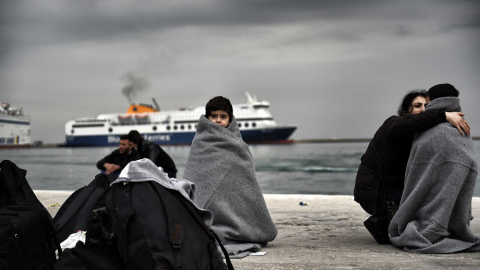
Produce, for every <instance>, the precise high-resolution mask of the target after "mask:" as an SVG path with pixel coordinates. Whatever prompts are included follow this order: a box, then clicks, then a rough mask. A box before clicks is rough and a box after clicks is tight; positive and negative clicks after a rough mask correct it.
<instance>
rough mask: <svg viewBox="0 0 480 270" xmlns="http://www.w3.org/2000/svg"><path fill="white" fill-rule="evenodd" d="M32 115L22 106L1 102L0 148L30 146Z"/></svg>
mask: <svg viewBox="0 0 480 270" xmlns="http://www.w3.org/2000/svg"><path fill="white" fill-rule="evenodd" d="M30 141H31V139H30V117H29V116H27V115H24V114H23V110H22V109H21V108H15V107H12V106H10V104H9V103H7V102H2V103H0V148H18V147H30V146H31V143H30Z"/></svg>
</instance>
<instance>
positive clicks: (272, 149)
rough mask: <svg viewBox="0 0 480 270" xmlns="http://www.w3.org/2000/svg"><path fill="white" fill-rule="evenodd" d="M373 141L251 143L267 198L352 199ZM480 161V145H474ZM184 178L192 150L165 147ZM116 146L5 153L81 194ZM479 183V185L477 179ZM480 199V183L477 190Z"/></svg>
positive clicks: (38, 176) (48, 186) (39, 177)
mask: <svg viewBox="0 0 480 270" xmlns="http://www.w3.org/2000/svg"><path fill="white" fill-rule="evenodd" d="M367 145H368V143H367V142H364V143H363V142H362V143H293V144H286V145H250V146H249V148H250V151H251V153H252V156H253V158H254V162H255V170H256V173H257V181H258V183H259V184H260V188H261V189H262V191H263V193H265V194H326V195H352V194H353V187H354V183H355V175H356V172H357V168H358V165H359V164H360V157H361V156H362V155H363V153H364V152H365V150H366V148H367ZM474 145H475V150H476V152H477V159H478V160H480V141H477V140H476V141H474ZM162 147H163V149H164V150H165V151H166V152H167V153H168V154H169V155H170V156H171V157H172V159H173V160H174V161H175V164H176V166H177V169H178V173H177V178H179V179H182V178H183V172H184V170H185V162H186V160H187V157H188V153H189V151H190V146H162ZM115 149H116V148H114V147H81V148H64V147H52V148H27V149H3V150H0V160H4V159H8V160H11V161H13V162H14V163H15V164H17V166H18V167H20V168H22V169H25V170H27V180H28V182H29V184H30V186H31V187H32V188H33V189H39V190H76V189H78V188H80V187H82V186H85V185H87V184H88V183H90V181H92V180H93V179H94V178H95V175H96V174H98V173H99V172H100V171H99V170H98V169H97V168H96V163H97V161H98V160H100V159H101V158H103V157H104V156H106V155H108V154H109V153H110V152H111V151H113V150H115ZM478 179H480V177H479V178H477V180H478ZM477 182H478V181H477ZM474 194H475V196H476V197H480V187H479V185H478V184H477V186H476V188H475V192H474Z"/></svg>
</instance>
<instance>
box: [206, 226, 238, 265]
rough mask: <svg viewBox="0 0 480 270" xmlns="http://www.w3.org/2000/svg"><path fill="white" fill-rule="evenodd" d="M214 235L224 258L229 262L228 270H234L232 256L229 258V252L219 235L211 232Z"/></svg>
mask: <svg viewBox="0 0 480 270" xmlns="http://www.w3.org/2000/svg"><path fill="white" fill-rule="evenodd" d="M210 231H211V232H212V234H213V236H214V237H215V239H217V243H218V245H219V246H220V248H221V249H222V252H223V256H224V257H225V261H226V262H227V269H229V270H234V269H233V265H232V262H231V261H230V256H228V252H227V250H226V249H225V247H224V246H223V245H222V241H220V238H218V235H217V234H216V233H215V232H214V231H213V230H210Z"/></svg>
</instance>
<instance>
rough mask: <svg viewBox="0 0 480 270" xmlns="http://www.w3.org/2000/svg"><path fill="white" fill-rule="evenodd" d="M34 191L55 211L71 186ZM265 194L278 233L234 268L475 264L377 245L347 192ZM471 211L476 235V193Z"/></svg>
mask: <svg viewBox="0 0 480 270" xmlns="http://www.w3.org/2000/svg"><path fill="white" fill-rule="evenodd" d="M35 193H36V195H37V197H38V198H39V199H40V201H41V202H42V203H43V204H44V205H45V207H46V208H47V209H48V211H49V212H50V213H51V214H52V216H54V215H55V214H56V213H57V211H58V209H59V206H58V205H61V204H62V203H63V202H64V201H65V200H66V199H67V198H68V196H69V195H70V194H71V193H72V192H71V191H39V190H36V191H35ZM265 199H266V202H267V206H268V208H269V211H270V214H271V216H272V218H273V220H274V222H275V224H276V226H277V229H278V236H277V238H276V239H275V240H274V241H272V242H270V243H268V245H267V246H266V247H264V248H262V249H261V251H263V252H266V254H265V255H263V256H248V257H246V258H243V259H235V260H232V263H233V265H234V267H235V269H240V270H260V269H265V270H267V269H268V270H271V269H281V270H286V269H302V270H304V269H369V270H370V269H415V270H419V269H480V252H477V253H457V254H445V255H438V254H437V255H423V254H412V253H407V252H404V251H402V250H400V249H398V248H396V247H394V246H392V245H378V244H377V243H376V242H375V240H374V239H373V238H372V236H370V234H369V233H368V231H367V230H366V229H365V227H364V226H363V221H364V220H365V219H367V218H368V215H367V214H366V213H365V212H364V211H363V210H362V209H361V208H360V206H359V205H358V204H357V203H356V202H354V201H353V197H352V196H324V195H274V194H266V195H265ZM300 201H305V202H308V205H306V206H300V205H299V202H300ZM472 211H473V216H474V217H475V218H474V220H472V222H471V227H472V230H473V232H474V233H475V234H476V235H478V236H480V198H473V200H472ZM477 217H478V218H477Z"/></svg>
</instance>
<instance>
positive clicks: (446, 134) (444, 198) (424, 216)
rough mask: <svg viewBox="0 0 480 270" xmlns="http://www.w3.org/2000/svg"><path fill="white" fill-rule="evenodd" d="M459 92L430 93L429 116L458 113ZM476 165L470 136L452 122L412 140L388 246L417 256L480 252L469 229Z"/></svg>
mask: <svg viewBox="0 0 480 270" xmlns="http://www.w3.org/2000/svg"><path fill="white" fill-rule="evenodd" d="M458 94H459V92H458V90H457V89H455V87H453V86H452V85H450V84H439V85H436V86H433V87H432V88H430V90H428V92H427V102H429V104H428V105H427V107H426V109H425V111H428V110H434V109H437V108H444V109H445V110H446V111H460V100H459V98H458ZM477 173H478V169H477V160H476V154H475V149H474V146H473V142H472V139H471V137H470V135H466V136H462V135H460V134H458V132H457V130H456V128H455V127H454V126H452V125H451V124H449V123H442V124H439V125H437V126H435V127H433V128H431V129H428V130H426V131H423V132H419V133H417V134H416V135H415V138H414V140H413V144H412V149H411V152H410V157H409V160H408V163H407V169H406V174H405V189H404V191H403V195H402V199H401V201H400V207H399V209H398V211H397V213H396V214H395V216H394V217H393V219H392V221H391V222H390V226H389V234H390V241H391V242H392V244H394V245H395V246H397V247H401V248H403V250H405V251H408V252H415V253H454V252H460V251H480V239H479V238H478V237H476V236H475V235H473V233H472V232H471V230H470V220H471V219H472V215H471V203H472V197H473V190H474V188H475V182H476V179H477Z"/></svg>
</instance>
